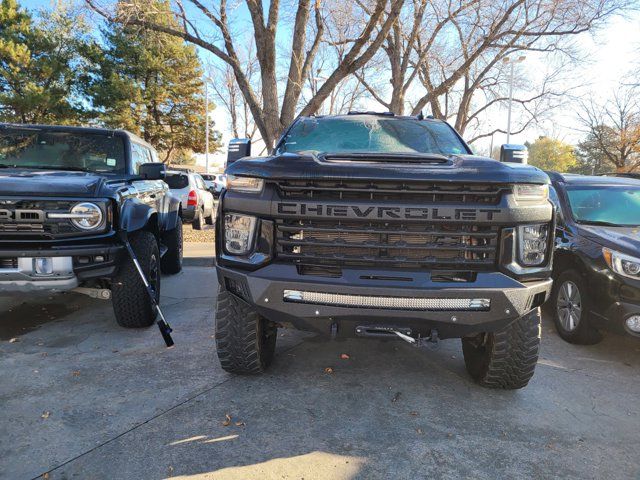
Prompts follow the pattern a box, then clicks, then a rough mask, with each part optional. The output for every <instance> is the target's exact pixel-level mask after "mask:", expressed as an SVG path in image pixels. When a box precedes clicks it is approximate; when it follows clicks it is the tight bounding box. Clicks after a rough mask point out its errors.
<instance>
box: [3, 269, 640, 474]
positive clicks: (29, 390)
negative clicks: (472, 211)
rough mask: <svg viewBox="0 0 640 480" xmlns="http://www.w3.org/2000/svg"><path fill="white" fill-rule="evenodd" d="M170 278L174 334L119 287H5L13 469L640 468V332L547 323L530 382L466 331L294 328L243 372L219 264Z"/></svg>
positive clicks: (8, 456) (7, 469) (7, 457)
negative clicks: (505, 371) (568, 338)
mask: <svg viewBox="0 0 640 480" xmlns="http://www.w3.org/2000/svg"><path fill="white" fill-rule="evenodd" d="M163 282H164V283H163V293H164V295H163V298H162V306H163V308H164V311H165V314H166V315H167V316H168V318H169V319H170V321H171V323H172V325H173V326H174V328H175V333H174V338H175V340H176V347H175V348H173V349H169V350H167V349H165V348H164V346H163V343H162V339H161V337H160V335H159V333H158V332H157V331H156V329H155V328H152V329H145V330H125V329H122V328H119V327H118V326H117V325H116V324H115V321H114V320H113V317H112V312H111V306H110V304H109V303H108V302H102V301H99V300H92V299H89V298H88V297H82V296H79V295H76V294H66V295H57V296H54V297H51V298H50V297H48V296H43V297H40V298H38V299H36V300H34V299H32V298H29V299H25V298H17V297H16V298H12V299H6V298H5V299H4V300H3V301H2V300H0V302H2V303H0V311H2V313H0V337H1V338H2V341H1V342H0V404H1V405H2V408H1V409H0V425H1V426H2V435H1V436H0V478H7V479H20V478H34V477H37V476H39V475H42V474H43V473H45V472H49V474H48V478H49V479H67V478H69V479H71V478H78V479H85V478H92V479H94V478H95V479H101V478H109V479H114V478H116V479H119V478H122V479H131V478H136V479H146V478H184V479H204V478H212V479H213V478H216V479H217V478H225V479H226V478H230V479H253V478H255V479H265V478H305V479H311V478H322V479H326V478H340V479H370V478H452V479H453V478H474V479H475V478H576V479H577V478H580V479H584V478H611V479H616V478H620V479H623V478H639V475H640V456H639V455H638V454H637V440H638V431H639V430H640V429H639V427H640V414H639V409H638V407H637V399H638V397H639V394H640V382H638V369H639V367H640V343H639V342H637V341H634V340H632V339H628V338H622V337H617V336H613V335H608V336H607V337H606V338H605V341H604V342H603V343H601V344H600V345H596V346H591V347H579V346H573V345H568V344H566V343H564V342H562V340H560V339H559V338H558V336H557V335H556V334H555V332H554V331H553V327H552V326H550V325H549V324H547V323H546V324H545V328H544V332H543V347H542V354H541V359H540V363H539V365H538V369H537V372H536V375H535V377H534V378H533V380H532V382H531V384H530V385H529V387H528V388H526V389H524V390H521V391H515V392H503V391H491V390H486V389H483V388H480V387H478V386H476V385H475V384H474V383H472V382H471V381H470V380H469V378H468V376H467V375H466V372H465V370H464V364H463V360H462V352H461V348H460V343H459V341H445V342H443V343H442V348H441V349H440V350H437V351H423V350H416V349H414V348H412V347H411V346H409V345H407V344H404V343H398V342H382V341H375V340H357V341H356V340H353V341H352V340H349V341H334V342H331V341H328V340H324V339H318V338H316V337H314V336H311V335H306V334H301V333H299V332H292V331H280V333H279V338H278V355H277V357H276V360H275V362H274V365H273V367H272V368H271V369H270V370H269V372H268V373H267V374H266V375H263V376H260V377H248V378H247V377H236V376H232V375H229V374H227V373H225V372H223V371H222V370H221V369H220V367H219V365H218V363H217V359H216V358H215V351H214V341H213V338H212V334H213V325H214V319H213V311H212V309H213V305H214V299H215V292H216V281H215V275H214V271H213V269H212V268H210V267H200V266H193V267H192V266H190V267H187V268H185V270H184V272H183V273H181V274H179V275H176V276H173V277H166V278H165V279H163ZM26 300H29V301H28V302H27V303H23V302H25V301H26ZM43 309H44V310H43ZM9 310H10V311H9ZM51 317H53V318H51ZM24 322H26V325H25V323H24ZM20 325H22V326H23V327H24V328H22V329H21V328H20ZM9 338H17V340H18V341H15V342H14V343H9ZM342 353H347V354H349V356H350V358H349V359H348V360H342V359H341V358H340V355H341V354H342ZM326 367H332V369H333V373H326V372H325V368H326ZM226 415H229V416H230V417H231V420H230V421H228V420H227V417H226Z"/></svg>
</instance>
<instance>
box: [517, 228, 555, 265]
mask: <svg viewBox="0 0 640 480" xmlns="http://www.w3.org/2000/svg"><path fill="white" fill-rule="evenodd" d="M548 244H549V225H547V224H541V225H521V226H519V227H518V248H519V253H520V263H521V264H522V265H523V266H526V267H533V266H536V265H541V264H542V263H544V261H545V258H546V256H547V248H548Z"/></svg>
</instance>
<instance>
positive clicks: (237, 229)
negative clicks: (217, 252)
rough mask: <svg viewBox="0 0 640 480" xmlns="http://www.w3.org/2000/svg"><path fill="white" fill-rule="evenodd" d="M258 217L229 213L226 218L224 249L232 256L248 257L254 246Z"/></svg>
mask: <svg viewBox="0 0 640 480" xmlns="http://www.w3.org/2000/svg"><path fill="white" fill-rule="evenodd" d="M257 220H258V219H257V218H256V217H251V216H248V215H239V214H236V213H228V214H226V215H225V216H224V248H225V250H226V251H227V253H230V254H232V255H247V254H248V253H249V252H250V251H251V248H252V246H253V236H254V232H255V229H256V222H257Z"/></svg>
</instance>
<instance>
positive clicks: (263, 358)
mask: <svg viewBox="0 0 640 480" xmlns="http://www.w3.org/2000/svg"><path fill="white" fill-rule="evenodd" d="M277 333H278V329H277V327H276V326H275V325H274V324H273V323H271V322H269V321H268V320H267V319H266V318H264V317H262V316H260V315H259V314H258V312H256V311H255V310H254V309H253V308H252V307H251V305H249V304H248V303H246V302H245V301H243V300H241V299H239V298H238V297H236V296H235V295H233V294H231V293H229V292H227V291H226V290H224V289H222V288H220V289H219V290H218V303H217V306H216V347H217V351H218V359H219V360H220V365H221V366H222V368H223V369H224V370H226V371H227V372H230V373H239V374H241V375H250V374H257V373H262V372H264V371H265V370H266V369H267V367H268V366H269V365H270V364H271V362H272V361H273V356H274V353H275V349H276V338H277Z"/></svg>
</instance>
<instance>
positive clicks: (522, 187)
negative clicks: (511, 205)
mask: <svg viewBox="0 0 640 480" xmlns="http://www.w3.org/2000/svg"><path fill="white" fill-rule="evenodd" d="M513 193H514V195H515V197H516V201H517V202H540V201H543V200H546V199H548V198H549V185H536V184H533V183H519V184H516V185H515V186H514V189H513Z"/></svg>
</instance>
